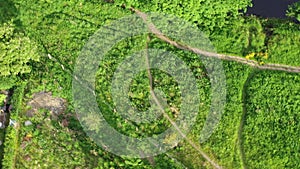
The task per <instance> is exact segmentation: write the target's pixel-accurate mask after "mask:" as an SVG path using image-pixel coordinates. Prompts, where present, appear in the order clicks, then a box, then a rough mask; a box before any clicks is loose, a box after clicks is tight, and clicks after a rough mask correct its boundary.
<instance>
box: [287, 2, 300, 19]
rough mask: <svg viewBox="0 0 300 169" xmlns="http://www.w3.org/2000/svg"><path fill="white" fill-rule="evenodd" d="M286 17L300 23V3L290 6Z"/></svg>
mask: <svg viewBox="0 0 300 169" xmlns="http://www.w3.org/2000/svg"><path fill="white" fill-rule="evenodd" d="M286 15H287V16H289V17H292V18H295V19H297V20H298V21H300V2H295V3H294V4H292V5H290V6H289V9H288V10H287V14H286Z"/></svg>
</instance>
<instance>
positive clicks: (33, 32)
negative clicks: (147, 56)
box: [0, 0, 300, 169]
mask: <svg viewBox="0 0 300 169" xmlns="http://www.w3.org/2000/svg"><path fill="white" fill-rule="evenodd" d="M248 6H251V1H250V0H242V1H232V0H227V1H215V0H205V1H204V0H201V1H188V0H184V1H177V0H176V1H165V0H160V1H157V0H151V1H150V0H146V1H138V0H122V1H121V0H115V1H110V0H108V1H93V0H74V1H63V0H57V1H51V0H39V1H38V0H36V1H30V2H29V1H25V0H18V1H17V0H10V1H6V0H0V91H2V90H9V89H12V90H13V91H14V93H13V96H12V98H11V99H10V101H9V103H10V104H12V107H13V109H12V111H11V112H10V119H12V120H13V121H15V122H16V123H15V124H14V125H10V126H8V127H7V128H6V129H5V142H4V157H3V159H2V165H1V166H2V168H76V169H79V168H100V169H102V168H103V169H110V168H111V169H112V168H149V169H150V168H162V169H163V168H178V169H180V168H185V167H186V168H214V165H213V163H216V164H217V165H219V166H222V167H223V168H299V167H300V160H299V155H298V154H297V153H298V152H299V151H300V145H299V143H298V142H299V141H300V140H299V138H300V135H299V133H300V131H299V129H300V126H299V125H300V123H299V119H300V118H299V113H298V112H300V109H299V107H300V102H299V101H300V97H299V96H300V88H299V86H300V74H299V73H293V74H292V73H286V72H284V71H270V70H258V69H257V68H255V67H251V66H249V65H245V64H241V63H236V62H234V61H223V62H222V64H223V68H224V71H225V76H226V90H227V91H226V105H225V110H224V113H223V114H222V117H221V120H220V123H219V125H218V127H217V128H216V130H215V131H214V132H213V134H212V135H211V137H210V138H209V139H208V140H206V141H205V142H204V143H200V142H199V139H200V133H201V131H202V128H203V126H204V124H205V121H206V118H207V117H206V116H207V115H208V112H209V111H210V106H211V105H210V104H211V101H212V100H211V93H212V91H211V90H212V89H211V81H210V77H209V75H208V73H207V70H206V69H205V68H204V64H203V63H202V61H201V60H200V59H199V56H198V55H196V54H194V53H193V52H190V51H183V50H181V49H178V48H176V47H175V46H172V45H170V44H167V43H166V42H164V41H163V40H161V39H160V38H158V37H156V36H155V35H154V34H149V35H139V36H135V37H130V38H127V39H124V40H122V41H120V42H119V43H117V44H116V45H115V46H114V47H113V48H112V49H111V50H110V51H109V52H108V53H107V54H106V55H105V58H104V59H103V60H102V61H101V64H100V65H99V67H98V71H97V74H96V85H95V92H96V97H97V104H98V105H99V107H100V109H101V111H102V112H103V115H104V117H105V119H106V121H107V122H108V123H109V124H110V125H111V126H112V127H114V128H115V129H116V130H117V131H118V132H120V133H122V134H125V135H128V136H131V137H136V138H139V137H147V136H153V135H156V134H160V133H162V132H164V131H165V130H166V129H168V128H169V127H171V126H172V124H171V122H170V121H169V120H167V119H166V118H165V117H160V118H159V119H158V120H157V121H154V122H151V123H135V122H132V121H130V120H126V119H124V117H122V116H121V114H120V113H119V112H118V111H117V110H116V108H115V103H114V102H113V101H112V93H111V92H110V90H111V88H112V82H111V80H112V78H113V76H114V73H115V71H116V69H117V68H118V66H119V64H120V63H122V61H123V60H124V59H125V58H126V57H127V56H129V55H132V54H133V53H135V52H137V51H140V50H145V49H148V48H149V49H151V48H152V49H163V50H166V51H171V53H172V54H174V55H176V56H178V57H179V58H180V59H182V60H183V61H184V62H185V64H186V65H187V66H188V67H189V68H190V70H191V72H192V74H193V75H194V77H195V78H196V83H197V87H198V89H199V96H200V104H199V112H198V115H197V117H196V122H195V124H194V126H193V127H192V129H191V131H190V132H189V134H188V135H187V139H186V140H183V141H181V142H179V143H178V144H177V145H175V147H174V148H172V149H170V150H169V151H167V152H166V153H163V154H160V155H157V156H155V157H147V158H146V157H145V158H141V159H139V158H127V157H119V156H117V155H115V154H113V153H111V152H109V151H107V150H106V149H105V148H103V147H101V146H99V145H97V144H96V143H95V142H94V141H93V140H92V139H91V138H89V137H88V136H87V134H86V133H85V132H84V129H83V127H82V126H81V123H80V122H79V121H78V119H77V115H76V113H75V108H74V105H73V103H74V100H73V96H72V79H73V75H72V73H73V70H74V66H75V63H76V59H77V58H78V55H79V54H80V52H81V50H82V48H83V46H84V45H85V43H86V42H87V41H88V40H89V37H90V36H91V35H93V34H94V33H95V32H96V31H97V30H98V29H99V28H101V27H102V26H104V25H106V24H109V23H111V22H112V21H113V20H115V19H118V18H121V17H124V16H128V15H131V14H132V13H133V12H132V10H131V9H130V7H134V8H135V9H138V10H140V11H142V12H163V13H167V14H172V15H175V16H177V17H180V18H182V19H185V20H186V21H188V22H189V23H191V24H193V25H195V26H196V27H198V28H199V29H201V30H203V31H204V32H205V33H206V34H207V35H208V37H209V38H210V40H211V42H212V44H213V45H214V47H215V48H216V51H217V52H218V53H222V54H228V55H233V56H237V58H243V59H245V60H248V61H255V62H257V63H259V64H260V65H264V64H282V65H285V66H286V67H291V66H294V67H297V68H298V70H299V69H300V68H299V66H300V60H299V59H300V58H299V56H300V25H299V24H297V23H294V22H292V21H290V20H277V19H263V18H258V17H256V16H244V15H243V11H245V10H246V8H247V7H248ZM298 6H299V3H298V4H295V5H293V6H291V7H290V9H289V12H288V14H287V15H288V16H290V17H295V18H297V19H298V20H299V8H298ZM147 38H149V39H148V40H147ZM177 67H178V70H180V69H181V67H180V66H177ZM150 72H151V74H152V76H153V79H152V80H153V86H154V88H156V89H159V90H160V91H162V92H163V93H164V95H163V96H164V97H163V99H165V100H166V104H167V105H168V106H169V107H170V108H169V109H166V110H165V111H166V113H167V115H168V116H169V117H170V118H171V119H172V120H175V119H176V117H178V115H179V112H180V110H181V105H180V104H181V103H182V99H181V95H182V94H184V93H181V92H180V88H179V87H178V86H179V84H178V82H176V81H175V79H174V78H173V77H172V76H170V75H169V74H167V73H165V72H163V71H161V70H158V69H151V71H150ZM149 88H150V85H149V77H148V75H147V71H146V69H145V71H142V72H140V73H139V74H138V75H136V76H135V77H134V79H133V81H132V82H131V86H130V89H129V93H128V98H129V100H130V102H131V103H130V104H131V105H132V106H134V107H135V108H136V109H138V110H140V111H146V110H147V109H148V108H149V107H150V103H151V100H150V99H149V97H150V95H151V93H150V92H149ZM36 93H40V94H41V93H42V94H43V93H47V94H49V93H51V94H49V95H50V96H51V97H50V96H49V98H51V99H53V100H55V99H61V100H63V102H64V105H61V107H63V108H62V109H59V110H62V111H61V112H56V113H55V110H57V107H55V108H56V109H54V108H53V107H51V106H48V107H47V106H45V105H44V106H42V105H40V106H39V107H38V106H37V107H35V106H33V105H30V104H29V103H30V102H32V100H34V98H35V94H36ZM118 97H121V96H118ZM4 99H5V95H0V102H1V104H0V106H3V105H2V104H3V100H4ZM51 99H50V100H51ZM50 100H47V102H48V103H49V104H50ZM87 118H88V119H89V121H88V122H89V123H92V124H97V118H95V117H89V116H87ZM187 118H190V117H187ZM29 122H30V123H29ZM28 123H29V124H28ZM91 126H92V127H93V125H91ZM94 126H95V125H94ZM96 127H98V126H96ZM93 130H96V131H97V130H98V131H97V132H102V131H100V130H99V128H93ZM0 132H1V133H0V134H1V135H0V137H3V136H4V131H2V130H1V131H0ZM174 139H176V135H175V136H174V135H168V137H166V138H165V140H164V141H165V142H166V143H170V144H172V142H173V141H174ZM112 141H113V142H115V143H116V144H119V143H118V142H119V141H120V140H112ZM190 142H193V143H195V144H196V146H198V148H199V149H198V150H196V149H195V146H193V145H191V143H190ZM2 148H3V147H2ZM200 152H204V153H205V155H207V156H208V157H209V158H210V159H211V161H212V162H209V161H208V160H207V158H205V157H204V155H203V154H202V155H201V153H200ZM1 153H2V152H1ZM141 156H143V155H141Z"/></svg>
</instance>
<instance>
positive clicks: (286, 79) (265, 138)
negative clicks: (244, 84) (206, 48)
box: [243, 72, 300, 168]
mask: <svg viewBox="0 0 300 169" xmlns="http://www.w3.org/2000/svg"><path fill="white" fill-rule="evenodd" d="M299 94H300V76H299V75H297V74H287V73H276V72H260V73H259V74H257V75H256V76H255V77H254V78H253V80H252V81H251V83H250V86H249V88H248V99H247V115H246V122H245V127H244V133H243V142H244V147H245V154H246V163H247V165H248V166H249V168H264V167H265V166H268V168H299V167H300V158H299V156H298V155H299V154H298V153H299V151H300V149H299V148H300V146H299V137H300V135H299V133H300V130H299V129H300V122H299V119H300V116H299V112H300V109H299V108H300V102H299V101H300V97H299V96H300V95H299Z"/></svg>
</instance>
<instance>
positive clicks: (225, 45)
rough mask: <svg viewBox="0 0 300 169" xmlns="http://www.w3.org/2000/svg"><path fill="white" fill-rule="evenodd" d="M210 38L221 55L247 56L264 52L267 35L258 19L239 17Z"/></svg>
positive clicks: (215, 31) (216, 30) (217, 30)
mask: <svg viewBox="0 0 300 169" xmlns="http://www.w3.org/2000/svg"><path fill="white" fill-rule="evenodd" d="M210 38H211V40H212V42H213V44H214V45H215V47H216V49H217V51H218V52H220V53H228V54H234V55H238V56H246V55H247V54H249V53H253V52H254V53H258V52H264V51H265V50H266V47H265V38H266V34H265V32H264V30H263V27H262V24H261V21H260V20H259V19H258V18H256V17H254V16H253V17H247V18H244V17H239V18H237V19H234V20H232V22H230V24H228V25H227V26H226V27H224V28H221V29H215V30H214V31H213V32H212V33H211V35H210Z"/></svg>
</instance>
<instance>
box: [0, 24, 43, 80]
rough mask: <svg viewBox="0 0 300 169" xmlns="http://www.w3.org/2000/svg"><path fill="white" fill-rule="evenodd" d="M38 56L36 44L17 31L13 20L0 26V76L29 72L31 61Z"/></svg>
mask: <svg viewBox="0 0 300 169" xmlns="http://www.w3.org/2000/svg"><path fill="white" fill-rule="evenodd" d="M39 58H40V55H39V54H38V49H37V45H36V44H35V43H34V42H33V41H31V40H30V39H29V38H28V37H26V36H25V35H24V33H22V32H19V31H17V29H16V26H15V24H14V23H13V21H9V22H7V23H4V24H3V25H1V26H0V76H17V75H20V74H24V73H29V72H30V71H31V66H30V64H31V62H32V61H39Z"/></svg>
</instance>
